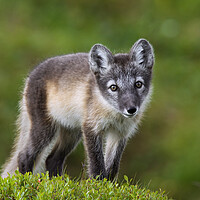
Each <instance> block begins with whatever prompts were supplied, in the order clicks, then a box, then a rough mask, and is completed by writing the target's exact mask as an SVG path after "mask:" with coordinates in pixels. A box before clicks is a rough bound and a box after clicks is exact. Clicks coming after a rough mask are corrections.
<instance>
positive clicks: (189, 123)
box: [0, 0, 200, 199]
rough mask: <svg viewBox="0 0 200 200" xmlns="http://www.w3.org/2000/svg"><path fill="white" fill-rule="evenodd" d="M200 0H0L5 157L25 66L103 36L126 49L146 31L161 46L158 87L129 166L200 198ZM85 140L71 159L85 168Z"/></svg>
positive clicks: (155, 185) (134, 173) (155, 182)
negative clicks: (83, 144) (83, 164)
mask: <svg viewBox="0 0 200 200" xmlns="http://www.w3.org/2000/svg"><path fill="white" fill-rule="evenodd" d="M199 10H200V1H199V0H192V1H188V0H182V1H178V0H141V1H136V0H132V1H131V0H123V1H122V0H101V1H100V0H97V1H94V0H85V1H82V0H76V1H74V0H73V1H72V0H69V1H64V0H60V1H53V0H48V1H47V0H19V1H14V0H9V1H6V0H0V165H2V164H3V163H4V162H5V160H6V158H7V157H8V155H9V153H10V151H11V147H12V143H13V141H14V135H15V132H16V131H15V120H16V118H17V114H18V101H19V100H20V92H21V90H22V89H23V82H24V79H25V77H26V75H27V73H28V72H29V71H30V70H31V69H32V68H33V67H34V66H35V65H37V64H38V63H39V62H41V61H43V60H44V59H46V58H48V57H51V56H55V55H61V54H67V53H71V52H88V51H89V49H90V48H91V46H92V45H93V44H95V43H102V44H104V45H106V46H107V47H108V48H110V49H111V51H113V52H128V51H129V49H130V48H131V46H132V45H133V43H134V42H135V41H136V40H137V39H139V38H141V37H143V38H146V39H148V40H149V41H150V42H151V43H152V45H153V46H154V49H155V55H156V64H155V68H154V88H155V89H154V95H153V100H152V103H151V106H150V108H149V109H148V111H147V113H146V116H145V118H144V120H143V123H142V125H141V127H140V129H139V131H138V134H137V135H136V136H135V137H134V138H132V139H131V140H130V141H129V143H128V146H127V148H126V150H125V152H124V154H123V158H122V162H121V170H120V174H119V178H122V177H123V175H124V174H126V175H128V176H129V177H132V178H133V179H134V181H135V182H139V184H141V185H142V186H148V187H149V188H150V189H159V188H162V189H163V190H166V192H167V193H168V195H169V196H170V197H173V198H176V199H200V131H199V126H200V89H199V88H200V12H199ZM83 162H84V153H83V146H82V145H79V147H78V149H77V150H76V151H74V152H73V154H72V155H71V156H70V157H69V159H68V173H69V174H70V175H71V176H72V177H77V176H79V174H80V171H81V168H82V164H81V163H83Z"/></svg>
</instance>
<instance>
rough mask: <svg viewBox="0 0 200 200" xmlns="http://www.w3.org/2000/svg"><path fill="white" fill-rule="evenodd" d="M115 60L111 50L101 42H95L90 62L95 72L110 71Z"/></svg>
mask: <svg viewBox="0 0 200 200" xmlns="http://www.w3.org/2000/svg"><path fill="white" fill-rule="evenodd" d="M113 60H114V59H113V55H112V53H111V52H110V50H109V49H107V48H106V47H105V46H103V45H101V44H95V45H94V46H93V47H92V48H91V50H90V53H89V64H90V69H91V70H92V71H93V73H94V74H97V73H100V74H105V73H106V72H107V71H109V69H110V67H111V64H112V63H113Z"/></svg>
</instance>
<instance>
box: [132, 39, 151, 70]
mask: <svg viewBox="0 0 200 200" xmlns="http://www.w3.org/2000/svg"><path fill="white" fill-rule="evenodd" d="M130 57H131V60H132V62H133V63H134V65H135V66H137V67H143V68H148V69H151V68H152V67H153V65H154V52H153V47H152V46H151V44H150V43H149V42H148V41H147V40H145V39H139V40H138V41H137V42H136V43H135V44H134V45H133V47H132V48H131V51H130Z"/></svg>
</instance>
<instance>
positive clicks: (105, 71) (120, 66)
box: [2, 39, 154, 180]
mask: <svg viewBox="0 0 200 200" xmlns="http://www.w3.org/2000/svg"><path fill="white" fill-rule="evenodd" d="M153 64H154V53H153V48H152V46H151V45H150V43H149V42H148V41H146V40H145V39H140V40H138V41H137V42H136V43H135V44H134V45H133V47H132V48H131V50H130V53H129V54H116V55H113V54H112V53H111V52H110V50H109V49H107V48H106V47H105V46H103V45H100V44H96V45H94V46H93V47H92V48H91V50H90V52H89V54H86V53H78V54H70V55H64V56H58V57H54V58H50V59H48V60H46V61H44V62H43V63H41V64H40V65H38V66H37V67H36V68H35V69H34V70H33V71H32V72H31V73H30V75H29V77H28V78H27V80H26V86H25V89H24V93H23V98H22V99H23V100H22V103H21V114H20V117H19V120H18V126H19V136H18V138H17V139H16V142H15V147H14V150H13V153H12V156H11V158H10V160H9V161H8V162H7V163H6V164H5V166H4V168H3V173H2V177H6V176H7V173H11V174H13V173H14V171H15V170H16V169H17V168H19V171H20V172H21V173H23V174H24V173H26V172H27V171H31V172H40V171H46V170H47V171H49V173H50V176H53V175H57V174H59V175H61V174H63V173H64V171H63V170H64V168H65V162H66V157H67V156H68V155H69V154H70V153H71V151H72V150H73V149H74V148H75V147H76V145H77V144H78V142H79V141H80V139H81V137H82V136H83V141H84V145H85V150H86V154H87V160H88V173H89V176H92V177H96V176H98V175H99V178H100V179H102V178H104V177H106V178H109V179H111V180H113V179H114V178H115V177H116V174H117V172H118V169H119V163H120V159H121V156H122V153H123V151H124V148H125V145H126V141H127V139H128V138H129V137H130V136H131V135H133V134H134V133H135V130H136V128H137V125H138V123H139V122H140V119H141V117H142V114H143V112H144V110H145V108H146V105H147V103H148V102H149V100H150V96H151V92H152V86H151V79H152V67H153ZM138 82H140V83H139V84H136V83H138ZM104 138H105V142H106V144H105V150H104V149H103V146H104V145H103V141H104Z"/></svg>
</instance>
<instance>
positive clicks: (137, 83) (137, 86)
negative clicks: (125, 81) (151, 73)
mask: <svg viewBox="0 0 200 200" xmlns="http://www.w3.org/2000/svg"><path fill="white" fill-rule="evenodd" d="M142 85H143V83H142V82H141V81H137V82H136V83H135V87H136V88H141V87H142Z"/></svg>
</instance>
